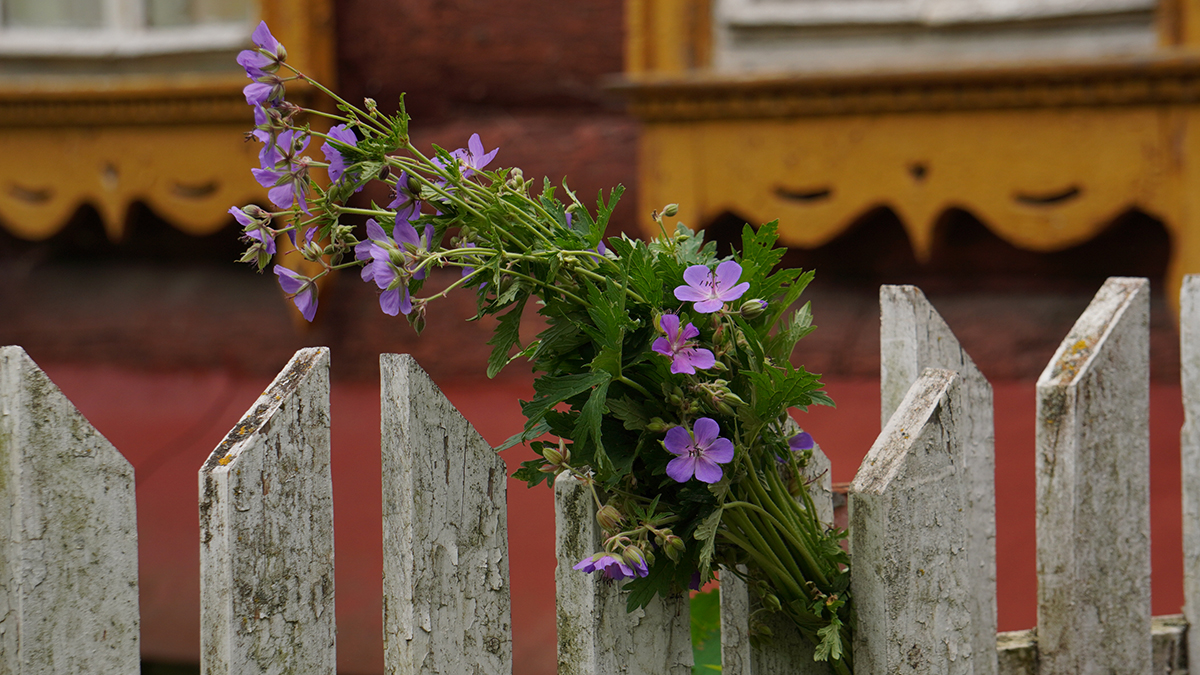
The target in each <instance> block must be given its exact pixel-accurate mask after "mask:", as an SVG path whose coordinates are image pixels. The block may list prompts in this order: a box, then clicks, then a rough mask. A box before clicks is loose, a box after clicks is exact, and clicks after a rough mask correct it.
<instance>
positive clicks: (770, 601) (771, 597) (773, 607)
mask: <svg viewBox="0 0 1200 675" xmlns="http://www.w3.org/2000/svg"><path fill="white" fill-rule="evenodd" d="M761 602H762V606H763V607H765V608H767V609H769V610H770V611H772V612H778V611H779V610H781V609H783V605H782V604H780V603H779V596H777V595H775V594H774V593H767V594H766V595H764V596H762V598H761Z"/></svg>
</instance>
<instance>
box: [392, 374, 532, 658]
mask: <svg viewBox="0 0 1200 675" xmlns="http://www.w3.org/2000/svg"><path fill="white" fill-rule="evenodd" d="M379 369H380V378H381V382H382V387H381V391H380V405H381V408H380V414H381V421H380V429H381V431H382V437H383V443H382V445H383V448H382V450H383V593H384V602H383V631H384V665H385V667H386V669H387V672H388V673H393V674H396V675H410V674H412V675H416V674H417V673H470V674H471V675H501V674H507V673H511V672H512V624H511V619H510V598H509V585H508V510H507V504H506V496H507V491H506V481H507V479H508V474H507V471H506V470H505V466H504V460H502V459H500V457H499V456H498V455H497V454H496V453H495V452H494V451H493V450H492V448H491V446H490V445H488V443H487V442H486V441H485V440H483V438H482V437H481V436H480V435H479V434H478V432H476V431H475V429H474V428H473V427H472V426H471V424H470V423H469V422H467V420H466V419H465V418H463V416H462V415H461V414H460V413H459V412H458V410H456V409H455V408H454V406H453V405H451V403H450V401H448V400H447V399H446V397H445V396H444V395H443V394H442V392H441V390H439V389H438V388H437V385H435V384H434V383H433V380H431V379H429V376H428V375H427V374H425V371H423V370H421V367H420V366H419V365H417V362H416V360H415V359H413V358H412V357H411V356H409V355H407V354H400V355H396V354H383V355H381V356H380V359H379Z"/></svg>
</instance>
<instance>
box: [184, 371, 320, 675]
mask: <svg viewBox="0 0 1200 675" xmlns="http://www.w3.org/2000/svg"><path fill="white" fill-rule="evenodd" d="M329 424H330V418H329V350H328V349H325V348H308V349H301V350H300V351H298V352H296V355H295V356H293V357H292V359H291V361H290V362H289V363H288V365H287V366H286V367H285V368H284V369H283V371H282V372H280V374H279V375H278V377H276V378H275V381H274V382H272V383H271V386H270V387H268V388H267V390H266V391H265V392H263V394H262V396H260V397H259V399H258V401H256V402H255V404H254V406H253V407H251V408H250V410H249V411H248V412H247V413H246V415H245V416H244V417H243V418H242V420H241V421H240V422H238V424H237V425H236V426H235V427H234V428H233V429H232V430H231V431H230V432H229V435H228V436H227V437H226V438H225V440H224V441H222V442H221V444H220V445H218V446H217V448H216V450H214V451H213V452H212V454H211V455H210V456H209V458H208V460H207V461H206V462H205V463H204V466H203V467H202V468H201V469H200V474H199V482H200V602H201V610H200V670H201V672H202V673H204V674H205V675H242V674H244V673H261V674H263V675H333V673H334V672H335V669H336V653H335V639H334V638H335V635H336V632H337V631H336V626H335V624H334V611H333V600H334V596H333V591H334V587H333V582H334V577H333V484H332V480H331V474H330V471H329Z"/></svg>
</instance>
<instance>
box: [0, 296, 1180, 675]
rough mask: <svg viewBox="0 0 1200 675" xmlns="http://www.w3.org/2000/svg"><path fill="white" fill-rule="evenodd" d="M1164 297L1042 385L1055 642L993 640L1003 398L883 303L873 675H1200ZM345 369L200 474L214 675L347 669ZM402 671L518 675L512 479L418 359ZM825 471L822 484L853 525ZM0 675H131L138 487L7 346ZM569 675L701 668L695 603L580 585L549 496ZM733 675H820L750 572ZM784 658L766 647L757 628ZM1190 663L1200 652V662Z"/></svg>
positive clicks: (395, 481) (206, 664)
mask: <svg viewBox="0 0 1200 675" xmlns="http://www.w3.org/2000/svg"><path fill="white" fill-rule="evenodd" d="M1148 292H1149V291H1148V286H1147V284H1146V282H1145V281H1144V280H1138V279H1110V280H1109V281H1108V282H1107V283H1106V284H1105V285H1104V287H1103V288H1101V289H1100V292H1099V293H1097V295H1096V298H1095V299H1094V300H1093V302H1092V304H1091V305H1090V306H1089V307H1088V309H1087V311H1085V312H1084V314H1083V315H1082V316H1081V317H1080V319H1079V321H1078V322H1077V323H1076V325H1075V327H1074V328H1073V329H1072V330H1071V332H1070V333H1069V334H1068V336H1067V337H1066V339H1065V340H1064V341H1063V343H1062V346H1061V347H1060V348H1059V350H1058V352H1057V353H1056V354H1055V357H1054V359H1053V360H1052V361H1051V363H1050V365H1048V366H1047V368H1046V371H1045V372H1044V373H1043V374H1042V377H1041V378H1040V379H1039V381H1038V427H1037V429H1038V433H1037V444H1038V449H1037V457H1038V459H1037V462H1038V468H1037V470H1038V477H1037V481H1038V495H1037V496H1038V511H1037V513H1038V535H1037V537H1038V576H1039V605H1038V613H1039V614H1038V616H1039V625H1038V628H1037V629H1035V630H1031V631H1019V632H1014V633H1002V634H1000V635H998V636H997V635H996V633H995V627H996V623H995V622H996V619H995V614H996V610H995V606H996V605H995V602H996V601H995V574H996V571H995V498H994V486H993V479H992V473H993V466H994V459H993V458H994V448H993V445H994V443H993V430H992V410H991V408H992V395H991V388H990V386H989V385H988V383H987V381H986V380H985V379H984V378H983V376H982V375H981V374H980V373H979V371H978V369H976V368H975V366H974V364H973V363H972V361H971V359H970V357H969V356H967V354H966V353H965V352H964V351H963V350H962V348H961V347H960V346H959V344H958V342H957V340H956V339H955V338H954V335H953V333H952V332H951V331H950V329H949V328H948V327H947V326H946V324H945V322H944V321H943V320H942V319H941V317H940V316H938V314H937V312H936V311H935V310H934V309H933V307H932V306H931V305H930V304H929V302H928V301H927V300H926V299H925V297H924V295H922V294H921V292H920V291H919V290H918V289H916V288H913V287H904V286H889V287H884V288H883V289H882V290H881V293H880V302H881V309H882V329H881V331H882V332H881V365H882V372H881V404H882V405H881V408H882V411H883V418H884V428H883V432H882V433H881V434H880V436H879V438H878V440H877V441H876V442H875V444H874V445H873V446H872V448H871V450H870V453H869V454H868V456H867V458H866V459H865V460H864V462H863V465H862V467H861V468H860V470H859V472H858V475H857V476H856V477H855V480H854V482H853V484H852V486H851V490H850V495H849V505H850V524H851V528H850V529H851V537H850V542H849V543H850V547H851V556H852V559H853V561H854V569H855V573H854V576H853V580H852V586H853V591H854V594H855V597H856V602H857V616H858V624H857V631H856V634H855V644H854V645H853V649H854V659H855V663H856V670H857V671H858V672H860V673H893V672H898V673H903V672H921V673H947V674H950V673H954V674H958V673H963V674H970V675H993V674H998V675H1035V674H1036V675H1051V674H1057V673H1151V672H1152V673H1156V674H1160V673H1162V674H1166V673H1175V674H1181V673H1185V672H1187V654H1188V653H1189V651H1190V653H1193V654H1196V653H1200V631H1188V630H1187V627H1188V624H1189V621H1188V620H1185V619H1184V618H1183V617H1154V618H1151V616H1150V591H1149V574H1150V572H1149V522H1148V508H1149V506H1148V505H1149V497H1148V485H1149V483H1148V475H1149V474H1148V471H1149V463H1148V422H1147V419H1148V408H1147V402H1148V377H1149V376H1148ZM1181 303H1182V312H1181V354H1182V360H1183V366H1182V385H1183V392H1184V406H1185V413H1186V422H1185V425H1184V428H1183V431H1182V461H1183V493H1184V494H1183V500H1184V552H1185V596H1186V602H1187V606H1186V607H1185V616H1186V617H1187V619H1189V620H1193V621H1195V620H1198V619H1200V617H1197V616H1196V614H1195V612H1196V610H1195V609H1194V608H1195V607H1197V606H1200V422H1198V421H1197V420H1200V278H1198V277H1188V278H1187V279H1186V280H1185V282H1184V287H1183V290H1182V293H1181ZM328 367H329V353H328V350H325V349H305V350H301V351H300V352H297V354H296V356H295V357H294V358H293V359H292V360H291V362H290V363H289V364H288V366H287V367H286V368H285V369H284V370H283V371H282V372H281V373H280V375H279V376H278V377H277V378H276V379H275V381H274V382H273V383H272V384H271V386H270V387H269V388H268V389H267V391H266V392H264V393H263V395H262V397H260V398H259V400H258V401H257V402H256V403H255V405H254V406H253V407H251V409H250V411H249V412H247V414H246V416H245V417H244V418H243V419H242V420H241V421H239V422H238V424H237V425H236V426H235V427H234V428H233V430H232V431H230V433H229V435H228V437H227V438H226V439H225V440H224V441H223V442H222V443H221V444H220V445H219V446H218V447H217V449H216V450H215V451H214V452H213V454H212V455H211V456H210V457H209V459H208V460H207V461H206V462H205V464H204V466H203V467H202V468H201V470H200V475H199V484H200V515H201V555H202V558H201V569H202V622H201V623H202V635H201V644H202V659H203V663H202V670H203V672H204V673H206V674H212V675H217V674H223V673H249V672H254V673H271V674H273V673H281V674H282V673H312V674H317V673H321V674H331V673H333V672H334V670H335V646H334V642H335V641H334V636H335V633H336V626H335V624H334V612H333V595H334V593H333V517H332V513H333V511H332V508H333V504H332V491H331V481H330V473H329V450H330V448H329V438H330V436H329V428H330V415H329V379H328ZM380 368H381V375H382V387H381V412H382V416H381V430H382V437H383V447H382V453H383V454H382V466H383V471H384V479H383V522H384V570H385V571H384V632H385V635H384V639H385V664H386V668H387V672H388V673H403V674H406V675H407V674H409V673H413V674H416V673H446V672H456V673H457V672H463V673H477V674H481V675H508V674H509V673H511V672H512V668H513V664H512V647H511V626H510V617H509V586H508V551H507V518H506V511H505V501H506V481H507V477H506V474H505V468H504V463H503V462H502V461H501V460H500V459H499V458H498V457H497V456H496V455H495V453H493V452H492V451H491V449H490V448H489V447H488V445H487V443H485V442H484V441H483V439H482V438H480V437H479V435H478V434H477V433H476V432H475V431H474V429H473V428H472V427H471V425H470V424H469V423H468V422H467V421H466V420H465V419H463V418H462V416H461V415H460V414H459V413H458V412H457V411H456V410H455V409H454V407H453V406H452V405H451V404H450V403H449V402H448V401H447V400H446V398H445V397H444V396H443V395H442V393H441V392H440V391H439V390H438V389H437V387H436V385H434V384H433V382H432V381H431V380H430V379H429V377H428V376H427V375H426V374H425V373H424V372H423V371H422V370H421V369H420V367H419V366H418V365H417V364H416V362H415V361H414V360H413V359H412V358H411V357H409V356H395V355H384V356H383V357H382V358H381V361H380ZM828 468H829V467H828V460H827V459H826V458H825V456H824V455H823V454H822V453H821V452H820V451H819V449H818V450H817V451H816V452H814V461H813V463H812V464H811V465H810V467H809V468H808V472H809V479H810V488H809V489H810V494H812V496H813V498H814V500H815V502H816V503H817V505H818V508H819V509H821V510H822V518H823V519H825V520H828V521H832V502H831V499H830V498H831V493H830V487H829V485H830V484H829V471H828ZM0 505H2V508H3V509H4V511H3V512H0V673H14V674H19V675H26V674H28V675H33V674H34V673H45V672H78V673H105V674H108V673H130V674H131V673H135V672H137V668H138V621H139V619H138V610H137V567H136V565H137V562H136V560H137V559H136V527H135V512H134V496H133V472H132V469H131V468H130V467H129V465H128V463H127V462H125V460H124V459H123V458H122V457H121V456H120V454H119V453H118V452H117V451H116V450H115V449H114V448H113V447H112V446H111V445H110V444H108V443H107V441H105V440H104V439H103V438H102V437H101V436H100V435H99V434H98V433H97V432H96V431H95V430H94V429H92V428H91V426H90V425H89V424H88V423H87V422H86V420H84V419H83V418H82V416H80V415H79V413H78V412H77V411H76V410H75V409H74V407H73V406H71V404H70V402H69V401H67V400H66V398H65V397H64V396H63V395H62V394H61V393H60V392H59V391H58V390H57V389H56V388H55V387H54V385H53V384H52V383H51V382H50V381H49V379H48V378H46V376H45V375H44V374H43V373H42V372H41V371H40V370H39V369H38V368H37V366H36V365H35V364H34V363H33V362H32V361H31V360H30V359H29V357H28V356H26V355H25V353H24V352H23V351H22V350H21V349H20V348H18V347H4V348H0ZM555 508H556V516H557V521H558V524H557V527H556V537H557V544H556V553H557V555H558V568H557V570H556V582H557V586H558V592H557V594H558V635H559V646H558V650H559V673H561V674H562V675H576V674H578V675H603V674H606V673H614V672H624V673H630V674H637V673H646V674H650V673H675V674H682V673H687V672H690V670H691V669H692V652H691V637H690V631H689V628H690V626H689V611H688V604H689V603H688V601H687V598H686V596H684V595H681V596H679V597H677V598H673V599H669V600H662V599H656V600H655V601H654V602H652V603H651V604H650V606H648V607H647V608H645V609H644V610H638V611H635V612H633V613H627V612H626V611H625V609H626V600H627V593H626V592H625V591H624V590H623V589H622V588H621V586H620V585H618V584H613V583H609V582H605V581H603V580H602V579H600V578H598V577H597V576H596V575H584V574H581V573H578V572H576V571H574V570H572V569H571V566H572V565H574V564H575V563H576V562H578V561H579V560H581V559H582V558H584V557H586V556H588V555H590V554H591V553H593V552H595V551H597V550H599V548H600V547H601V545H602V543H601V541H600V533H599V528H598V526H597V524H596V521H595V509H596V505H595V503H594V501H593V499H592V497H591V494H590V491H589V490H587V489H586V488H585V487H584V486H582V485H581V484H580V483H578V482H577V481H575V480H574V479H571V478H569V477H565V476H560V477H559V478H558V480H557V481H556V482H555ZM722 586H723V593H722V596H723V597H722V605H721V607H722V618H721V624H722V632H723V636H722V657H723V660H724V668H725V672H726V673H729V674H733V675H767V674H768V673H799V674H805V675H807V674H810V673H827V672H828V668H827V667H826V666H825V665H824V664H820V663H815V662H813V661H812V660H811V655H812V647H811V646H810V645H808V644H806V643H805V642H804V640H802V639H800V637H799V636H798V635H797V634H796V633H795V631H793V630H791V629H790V628H789V627H788V626H787V625H786V624H784V623H783V622H782V621H781V620H780V619H779V618H778V617H771V616H767V617H765V619H763V618H762V617H761V613H759V614H755V610H756V609H757V600H756V598H755V597H754V594H753V593H752V592H751V590H750V589H749V588H747V586H746V584H744V583H742V582H740V581H739V580H737V578H736V576H735V575H733V574H727V575H725V578H724V579H722ZM752 615H753V616H754V617H755V618H754V620H755V621H758V620H764V621H765V622H766V623H767V626H768V627H769V628H771V630H772V631H773V632H774V634H775V636H776V639H775V640H774V641H773V642H770V643H765V644H752V643H751V641H750V640H748V639H747V636H748V634H749V629H750V621H751V616H752ZM1185 634H1186V635H1187V636H1188V637H1187V638H1186V640H1189V641H1191V642H1192V643H1193V644H1192V645H1191V649H1190V650H1189V649H1188V648H1186V646H1185Z"/></svg>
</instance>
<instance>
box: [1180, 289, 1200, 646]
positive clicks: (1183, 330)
mask: <svg viewBox="0 0 1200 675" xmlns="http://www.w3.org/2000/svg"><path fill="white" fill-rule="evenodd" d="M1179 360H1180V366H1181V368H1180V385H1181V388H1182V390H1183V414H1184V421H1183V429H1182V430H1181V432H1180V438H1179V454H1180V462H1181V464H1182V475H1181V477H1182V483H1183V614H1184V617H1185V618H1187V621H1188V623H1189V624H1192V625H1195V624H1196V622H1197V621H1198V620H1200V275H1194V274H1189V275H1188V276H1186V277H1184V278H1183V288H1182V289H1181V290H1180V292H1179ZM1187 641H1188V653H1189V654H1197V655H1200V630H1192V631H1188V635H1187Z"/></svg>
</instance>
